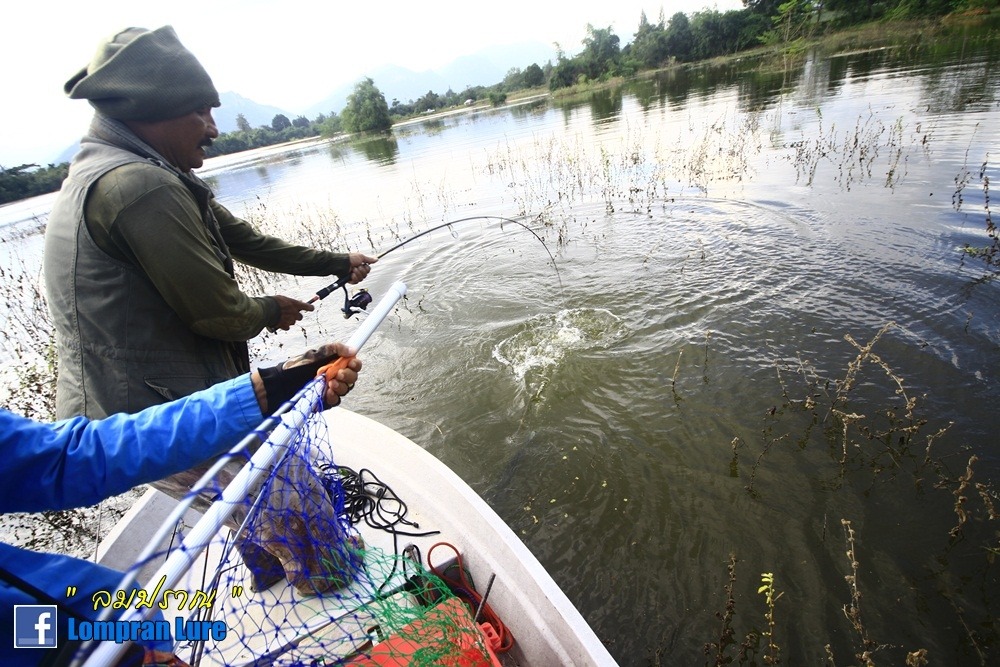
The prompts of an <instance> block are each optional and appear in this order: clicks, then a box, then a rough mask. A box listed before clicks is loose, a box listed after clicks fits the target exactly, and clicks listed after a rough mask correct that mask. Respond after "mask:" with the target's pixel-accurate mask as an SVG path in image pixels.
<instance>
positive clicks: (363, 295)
mask: <svg viewBox="0 0 1000 667" xmlns="http://www.w3.org/2000/svg"><path fill="white" fill-rule="evenodd" d="M483 220H485V221H497V222H499V223H500V224H501V225H503V224H504V223H510V224H514V225H518V226H520V227H522V228H523V229H525V230H527V231H528V232H529V233H530V234H531V235H532V236H534V237H535V238H536V239H537V240H538V242H539V243H541V244H542V247H543V248H545V252H546V253H547V254H548V256H549V261H550V262H552V266H553V268H554V269H555V270H556V279H557V280H559V288H560V289H562V276H560V275H559V267H558V266H557V265H556V258H555V257H553V256H552V252H551V251H550V250H549V247H548V246H547V245H545V241H544V239H542V237H541V236H539V235H538V233H537V232H536V231H535V230H534V229H532V228H531V227H529V226H528V225H526V224H524V223H523V222H521V221H520V220H515V219H514V218H505V217H503V216H499V215H473V216H470V217H468V218H459V219H458V220H451V221H449V222H444V223H441V224H440V225H435V226H433V227H430V228H429V229H425V230H424V231H422V232H419V233H417V234H414V235H413V236H411V237H409V238H407V239H404V240H403V241H400V242H399V243H397V244H396V245H394V246H392V247H391V248H389V249H388V250H384V251H383V252H381V253H379V254H378V255H376V258H377V259H382V258H383V257H385V256H386V255H388V254H389V253H391V252H393V251H394V250H399V249H400V248H402V247H403V246H405V245H408V244H410V243H412V242H413V241H416V240H417V239H419V238H421V237H424V236H427V235H428V234H431V233H433V232H436V231H438V230H439V229H444V228H446V227H452V226H454V225H460V224H462V223H465V222H473V221H483ZM350 277H351V274H350V273H349V272H348V274H347V275H345V276H343V277H342V278H339V279H337V280H336V281H335V282H332V283H330V284H329V285H327V286H326V287H324V288H323V289H320V290H317V292H316V293H315V294H314V295H313V296H312V297H310V298H309V300H308V301H307V302H306V303H315V302H317V301H320V300H322V299H325V298H326V297H328V296H329V295H330V294H332V293H333V292H335V291H337V290H338V289H343V290H344V307H343V308H341V309H340V310H341V312H342V313H344V318H345V319H350V318H351V317H353V316H354V315H357V314H358V313H360V312H362V311H364V310H365V309H366V308H368V305H369V304H371V302H372V296H371V294H369V293H368V290H366V289H360V290H359V291H358V292H357V293H356V294H355V295H354V296H353V297H352V296H349V295H348V293H347V282H348V280H350Z"/></svg>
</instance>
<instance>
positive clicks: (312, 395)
mask: <svg viewBox="0 0 1000 667" xmlns="http://www.w3.org/2000/svg"><path fill="white" fill-rule="evenodd" d="M404 296H406V285H405V284H404V283H402V282H398V281H397V282H395V283H393V285H392V286H391V287H390V288H389V290H388V291H387V292H386V294H385V296H383V297H382V299H381V300H380V301H379V302H378V304H377V305H376V306H375V308H374V309H372V311H371V313H370V314H369V315H368V317H366V318H365V320H364V322H362V323H361V326H359V327H358V328H357V330H355V332H354V335H352V336H351V337H350V338H349V339H348V341H347V345H348V346H350V347H352V348H353V349H354V350H355V351H359V350H361V348H362V347H363V346H364V344H365V343H366V342H368V339H369V338H371V335H372V334H373V333H374V332H375V329H377V328H378V326H379V324H381V323H382V321H383V320H384V319H385V318H386V317H387V316H388V315H389V313H390V312H392V309H393V308H394V307H395V306H396V303H398V302H399V300H400V299H402V298H403V297H404ZM348 360H349V358H342V359H338V360H337V361H335V362H334V363H333V364H330V366H333V365H336V364H337V363H338V362H341V361H343V363H344V365H346V364H347V361H348ZM321 370H322V369H321ZM333 373H336V369H335V370H334V371H333ZM324 386H325V385H324V383H322V382H317V381H316V380H310V381H309V383H308V384H307V385H306V386H305V387H304V388H303V390H302V391H300V392H299V393H298V394H297V395H296V396H295V398H294V399H292V401H291V402H290V403H293V402H294V403H299V402H300V401H306V402H307V403H306V404H307V405H310V406H311V405H315V403H316V401H317V400H318V399H319V397H320V396H321V395H322V391H323V387H324ZM290 403H289V404H290ZM289 404H286V406H288V405H289ZM286 406H283V408H284V407H286ZM281 412H282V410H279V412H278V413H275V416H278V415H279V414H280V413H281ZM307 413H308V410H303V411H294V412H292V411H288V412H286V413H285V416H283V417H282V422H281V423H280V424H278V425H277V426H276V427H274V430H273V431H271V434H270V436H268V438H267V440H266V441H265V442H264V444H263V445H261V447H260V449H258V450H257V452H256V453H255V454H254V455H253V457H252V458H251V459H250V461H248V462H247V463H246V465H244V466H243V468H242V469H240V472H239V473H238V474H237V475H236V477H235V478H234V479H233V481H232V482H230V483H229V486H227V487H226V489H225V490H224V491H223V492H222V497H221V498H220V499H219V500H217V501H216V502H215V503H213V504H212V506H211V507H210V508H209V509H208V511H207V512H206V513H205V515H204V516H203V517H202V518H201V519H200V520H199V521H198V523H196V524H195V525H194V527H192V529H191V531H190V532H189V533H188V535H187V537H186V538H185V539H184V541H183V542H182V544H181V545H180V547H179V548H175V549H174V550H173V551H172V552H171V554H170V556H169V557H168V558H167V560H166V562H164V563H163V565H162V566H161V567H160V569H159V570H157V571H156V574H154V575H153V577H152V578H151V581H154V582H159V581H160V579H161V578H164V577H165V578H166V579H165V580H164V583H163V585H162V586H160V589H161V590H170V589H172V588H173V587H174V586H175V585H176V584H177V582H179V581H180V579H181V577H183V576H184V573H185V572H186V571H187V570H188V569H189V568H190V567H191V565H192V564H193V563H194V560H195V559H196V558H197V557H198V556H199V555H200V554H201V552H202V551H203V550H204V549H205V547H207V546H208V545H209V543H210V542H211V541H212V538H213V537H214V536H215V534H216V533H218V532H219V530H220V529H221V528H222V525H223V524H224V523H225V522H226V520H227V519H228V518H229V516H230V515H231V514H232V513H233V510H234V509H235V508H236V506H237V505H238V504H239V502H240V501H241V500H242V499H243V498H244V497H245V496H246V494H247V493H248V492H249V489H250V488H252V487H253V486H254V485H255V484H256V483H257V481H258V480H259V479H260V477H261V475H262V474H263V473H264V472H265V471H268V472H269V471H270V470H271V466H272V465H273V463H274V462H275V461H276V460H277V459H278V456H279V454H280V453H281V452H282V451H284V449H285V448H286V447H287V446H288V443H289V442H291V441H292V440H293V439H294V437H295V434H296V433H297V432H298V430H299V429H300V428H302V427H303V426H304V419H303V418H302V415H303V414H307ZM272 420H273V417H272V418H271V419H267V420H265V421H264V423H263V424H261V426H260V427H258V428H257V429H256V430H255V431H254V432H253V433H250V435H248V436H247V437H246V438H244V440H243V441H241V442H240V444H238V445H237V446H236V447H234V448H233V449H232V450H230V452H229V453H228V454H226V455H224V456H223V458H224V459H228V458H230V457H231V456H233V455H235V454H238V453H240V452H243V451H246V450H247V448H248V447H249V446H250V444H251V443H252V442H253V441H254V439H256V437H257V433H258V432H259V431H261V430H267V429H268V428H270V426H271V422H272ZM223 465H224V461H222V460H220V461H218V462H217V463H216V464H215V465H214V466H212V468H211V469H210V470H209V471H208V472H207V473H205V475H204V476H203V477H202V478H201V479H200V480H198V483H197V484H195V486H194V487H192V489H191V491H192V493H191V497H193V496H194V494H195V493H196V492H198V491H200V490H201V489H203V488H204V487H205V486H207V485H208V483H209V482H211V481H212V478H213V477H214V476H215V475H216V474H217V473H218V471H219V470H221V468H222V466H223ZM189 504H190V500H188V501H187V502H182V503H181V504H180V505H179V506H178V507H177V509H175V511H174V513H173V514H171V520H168V521H167V522H165V524H164V526H163V529H162V530H161V532H160V534H158V535H157V536H156V537H155V538H154V539H153V540H151V542H150V544H149V547H147V549H146V551H145V552H144V553H143V554H142V555H141V556H140V557H139V560H138V562H139V563H142V562H146V561H147V560H148V559H149V557H150V555H151V553H152V550H153V549H155V548H156V545H157V544H160V543H161V542H162V540H163V539H164V538H165V537H166V532H169V531H171V530H173V526H174V524H175V523H176V519H179V518H180V516H182V515H183V513H184V512H185V511H186V509H187V506H188V505H189ZM175 517H176V519H175ZM147 552H148V553H147ZM134 579H135V572H134V570H133V571H130V572H129V573H128V574H127V575H126V576H125V578H124V579H123V580H122V583H121V584H120V587H121V588H124V587H125V586H129V585H131V583H132V581H134ZM158 602H159V600H154V605H153V606H152V607H150V608H147V609H146V610H145V612H143V611H140V610H138V609H136V608H129V609H127V610H126V611H125V613H123V614H122V616H121V618H120V619H119V620H122V621H132V620H144V619H145V617H148V616H151V615H152V614H153V611H154V609H155V608H156V603H158ZM108 611H110V607H109V608H108V609H106V610H105V612H108ZM102 616H103V615H102ZM81 648H85V647H81ZM127 648H128V644H127V643H124V644H116V643H113V642H107V641H105V642H101V643H100V644H99V645H98V646H97V648H96V649H94V651H93V653H91V654H90V655H89V656H88V657H86V659H85V662H83V665H84V667H106V666H107V665H113V664H115V663H116V662H117V660H119V659H120V658H121V656H122V655H123V654H124V652H125V650H126V649H127ZM81 659H83V655H81V654H78V655H77V656H76V657H75V658H74V660H73V663H72V664H73V665H79V664H80V661H81Z"/></svg>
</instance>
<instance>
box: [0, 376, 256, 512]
mask: <svg viewBox="0 0 1000 667" xmlns="http://www.w3.org/2000/svg"><path fill="white" fill-rule="evenodd" d="M262 420H263V416H262V415H261V412H260V406H259V405H258V403H257V399H256V397H255V396H254V392H253V385H252V384H251V382H250V375H249V374H247V375H243V376H241V377H239V378H236V379H233V380H228V381H226V382H222V383H219V384H217V385H215V386H213V387H211V388H209V389H206V390H204V391H200V392H197V393H195V394H191V395H190V396H187V397H185V398H182V399H179V400H177V401H172V402H170V403H165V404H163V405H156V406H153V407H151V408H147V409H145V410H143V411H142V412H138V413H136V414H131V415H128V414H117V415H112V416H110V417H107V418H105V419H102V420H100V421H90V420H88V419H86V418H84V417H74V418H72V419H67V420H64V421H61V422H57V423H55V424H43V423H39V422H36V421H33V420H31V419H27V418H25V417H20V416H17V415H14V414H12V413H10V412H8V411H6V410H0V457H2V460H3V465H2V466H0V512H37V511H41V510H54V509H66V508H69V507H80V506H85V505H93V504H95V503H97V502H99V501H100V500H102V499H104V498H107V497H109V496H113V495H116V494H119V493H123V492H125V491H127V490H128V489H130V488H132V487H133V486H136V485H138V484H144V483H146V482H151V481H154V480H157V479H162V478H163V477H166V476H167V475H171V474H173V473H176V472H180V471H182V470H186V469H188V468H190V467H192V466H194V465H195V464H197V463H200V462H202V461H204V460H206V459H208V458H211V457H213V456H215V455H218V454H221V453H223V452H225V451H227V450H229V449H231V448H232V447H233V446H235V445H236V444H237V443H238V442H239V441H240V440H241V439H242V438H243V437H244V436H245V435H246V434H247V433H248V432H250V431H251V430H253V429H254V428H255V427H256V426H258V425H259V424H260V422H261V421H262Z"/></svg>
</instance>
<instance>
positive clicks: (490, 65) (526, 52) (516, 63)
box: [55, 42, 556, 164]
mask: <svg viewBox="0 0 1000 667" xmlns="http://www.w3.org/2000/svg"><path fill="white" fill-rule="evenodd" d="M555 57H556V49H555V47H554V46H552V45H546V44H542V43H539V42H521V43H517V44H508V45H505V46H493V47H489V48H486V49H483V50H482V51H479V52H477V53H475V54H472V55H468V56H462V57H460V58H457V59H455V60H454V61H452V62H450V63H448V64H447V65H445V66H444V67H441V68H439V69H437V70H433V71H426V72H414V71H413V70H410V69H407V68H405V67H398V66H396V65H387V66H385V67H380V68H379V69H377V70H374V71H373V72H370V73H369V74H368V75H367V76H370V77H371V79H372V81H374V82H375V85H376V86H377V87H378V89H379V90H380V91H382V94H383V95H385V99H386V102H388V103H389V105H390V106H391V105H392V101H393V100H394V99H396V100H399V101H400V102H404V103H406V102H411V101H413V100H416V99H419V98H420V97H423V96H424V95H425V94H426V93H427V91H429V90H432V91H434V92H435V93H438V94H443V93H446V92H447V91H448V89H449V88H450V89H451V90H453V91H455V92H456V93H459V92H462V91H463V90H465V89H466V88H468V87H470V86H492V85H493V84H495V83H500V82H501V81H503V79H504V77H505V76H507V72H508V71H510V70H511V68H514V67H517V68H518V69H524V68H526V67H527V66H528V65H531V64H533V63H535V64H538V65H540V66H543V67H544V65H545V64H546V63H547V62H549V61H550V60H555ZM358 81H360V78H359V79H358ZM356 84H357V81H353V82H351V83H349V84H344V85H342V86H340V87H338V88H336V89H335V90H333V92H331V93H330V94H329V95H327V96H326V97H324V98H323V99H322V100H320V101H319V102H317V103H316V104H313V105H312V106H310V107H309V108H308V109H305V110H304V111H303V112H302V114H301V115H303V116H305V117H306V118H308V119H309V120H313V119H315V118H316V117H317V116H318V115H319V114H321V113H322V114H329V113H330V112H331V111H336V112H337V113H340V112H341V111H342V110H343V109H344V107H345V106H346V105H347V96H348V95H350V94H351V93H352V92H353V91H354V86H355V85H356ZM219 97H220V101H221V102H222V106H221V107H220V108H218V109H216V110H215V111H214V112H213V113H212V115H213V116H214V117H215V122H216V124H217V125H218V127H219V131H220V132H234V131H236V129H237V127H236V116H238V115H239V114H243V116H244V117H245V118H246V119H247V121H248V122H249V123H250V125H251V126H252V127H259V126H261V125H270V124H271V121H272V120H274V117H275V116H277V115H278V114H279V113H280V114H284V115H285V116H287V117H288V119H289V120H294V119H295V118H296V117H297V116H299V115H300V114H298V113H293V112H289V111H287V110H285V109H280V108H278V107H274V106H270V105H267V104H258V103H257V102H254V101H253V100H250V99H247V98H245V97H243V96H242V95H239V94H238V93H233V92H227V93H222V94H221V95H220V96H219ZM79 148H80V144H79V142H74V143H73V144H72V145H70V146H68V147H67V148H66V149H65V150H64V151H63V152H62V154H61V155H60V156H59V157H58V159H57V160H56V161H55V164H59V163H60V162H68V161H69V160H70V159H71V158H72V157H73V155H74V154H75V153H76V152H77V150H79Z"/></svg>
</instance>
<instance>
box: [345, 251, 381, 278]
mask: <svg viewBox="0 0 1000 667" xmlns="http://www.w3.org/2000/svg"><path fill="white" fill-rule="evenodd" d="M348 257H349V258H350V260H351V279H350V280H349V281H348V282H349V283H351V284H352V285H357V284H358V283H360V282H361V281H362V280H364V279H365V278H367V277H368V274H369V273H370V272H371V270H372V267H371V265H372V264H374V263H375V262H377V261H378V257H369V256H368V255H363V254H361V253H360V252H352V253H351V254H349V255H348Z"/></svg>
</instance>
